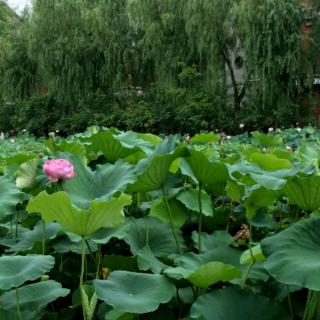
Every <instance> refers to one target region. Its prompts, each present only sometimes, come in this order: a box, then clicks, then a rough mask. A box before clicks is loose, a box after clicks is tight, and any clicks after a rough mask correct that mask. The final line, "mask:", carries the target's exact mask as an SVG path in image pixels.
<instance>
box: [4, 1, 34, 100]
mask: <svg viewBox="0 0 320 320" xmlns="http://www.w3.org/2000/svg"><path fill="white" fill-rule="evenodd" d="M27 20H28V16H27V15H26V14H25V15H24V16H21V17H20V16H18V15H17V14H15V13H14V11H13V10H12V9H10V8H9V7H8V5H7V4H6V2H4V1H0V87H1V90H0V96H3V97H19V98H24V97H26V96H28V95H30V94H32V92H33V87H32V84H33V83H34V79H33V75H34V74H35V73H36V72H35V70H34V68H35V66H34V63H33V62H32V61H31V60H30V59H29V57H28V54H27V48H28V35H27V29H26V27H27Z"/></svg>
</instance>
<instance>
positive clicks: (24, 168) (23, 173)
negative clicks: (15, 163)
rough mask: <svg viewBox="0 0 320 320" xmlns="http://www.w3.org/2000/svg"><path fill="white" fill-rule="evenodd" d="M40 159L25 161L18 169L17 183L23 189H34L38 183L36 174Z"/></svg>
mask: <svg viewBox="0 0 320 320" xmlns="http://www.w3.org/2000/svg"><path fill="white" fill-rule="evenodd" d="M38 164H39V159H31V160H29V161H27V162H25V163H23V164H22V165H21V166H20V168H19V170H18V171H17V179H16V185H17V187H18V188H21V189H32V188H34V187H35V186H36V185H37V181H36V176H37V169H38Z"/></svg>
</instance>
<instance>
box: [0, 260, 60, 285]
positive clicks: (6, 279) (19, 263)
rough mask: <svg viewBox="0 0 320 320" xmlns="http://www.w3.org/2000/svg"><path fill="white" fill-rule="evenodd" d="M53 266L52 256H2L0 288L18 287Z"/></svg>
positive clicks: (0, 262)
mask: <svg viewBox="0 0 320 320" xmlns="http://www.w3.org/2000/svg"><path fill="white" fill-rule="evenodd" d="M53 266H54V258H53V257H52V256H42V255H28V256H3V257H0V289H1V290H8V289H10V288H14V287H19V286H20V285H21V284H23V283H24V282H26V281H29V280H35V279H37V278H39V277H41V276H42V275H44V274H45V273H47V272H48V271H49V270H51V269H52V268H53Z"/></svg>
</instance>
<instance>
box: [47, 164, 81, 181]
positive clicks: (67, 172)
mask: <svg viewBox="0 0 320 320" xmlns="http://www.w3.org/2000/svg"><path fill="white" fill-rule="evenodd" d="M43 172H44V174H45V175H46V176H47V177H48V178H49V180H50V181H51V182H57V181H58V180H59V179H62V180H67V179H71V178H73V177H74V176H75V172H74V170H73V165H72V164H71V163H70V162H69V161H68V160H64V159H56V160H47V161H46V162H45V164H44V165H43Z"/></svg>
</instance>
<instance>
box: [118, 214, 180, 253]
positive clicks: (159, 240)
mask: <svg viewBox="0 0 320 320" xmlns="http://www.w3.org/2000/svg"><path fill="white" fill-rule="evenodd" d="M129 224H130V226H129V229H128V231H127V234H126V235H125V236H124V238H123V240H124V241H125V242H126V243H127V244H128V245H129V246H130V250H131V252H132V254H133V255H137V254H138V253H139V251H140V250H141V249H142V248H144V247H145V246H146V234H147V229H148V245H149V247H150V249H151V250H152V252H153V254H154V255H155V256H156V257H167V256H168V255H170V254H172V253H178V251H177V247H176V244H175V241H174V238H173V235H172V231H171V229H170V226H169V224H167V223H163V222H161V221H160V220H159V219H157V218H153V217H150V218H149V221H148V220H147V218H140V219H132V220H130V223H129ZM176 234H177V238H178V241H179V243H180V247H181V249H182V250H184V249H185V243H184V240H183V237H182V232H181V231H180V230H177V231H176Z"/></svg>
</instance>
